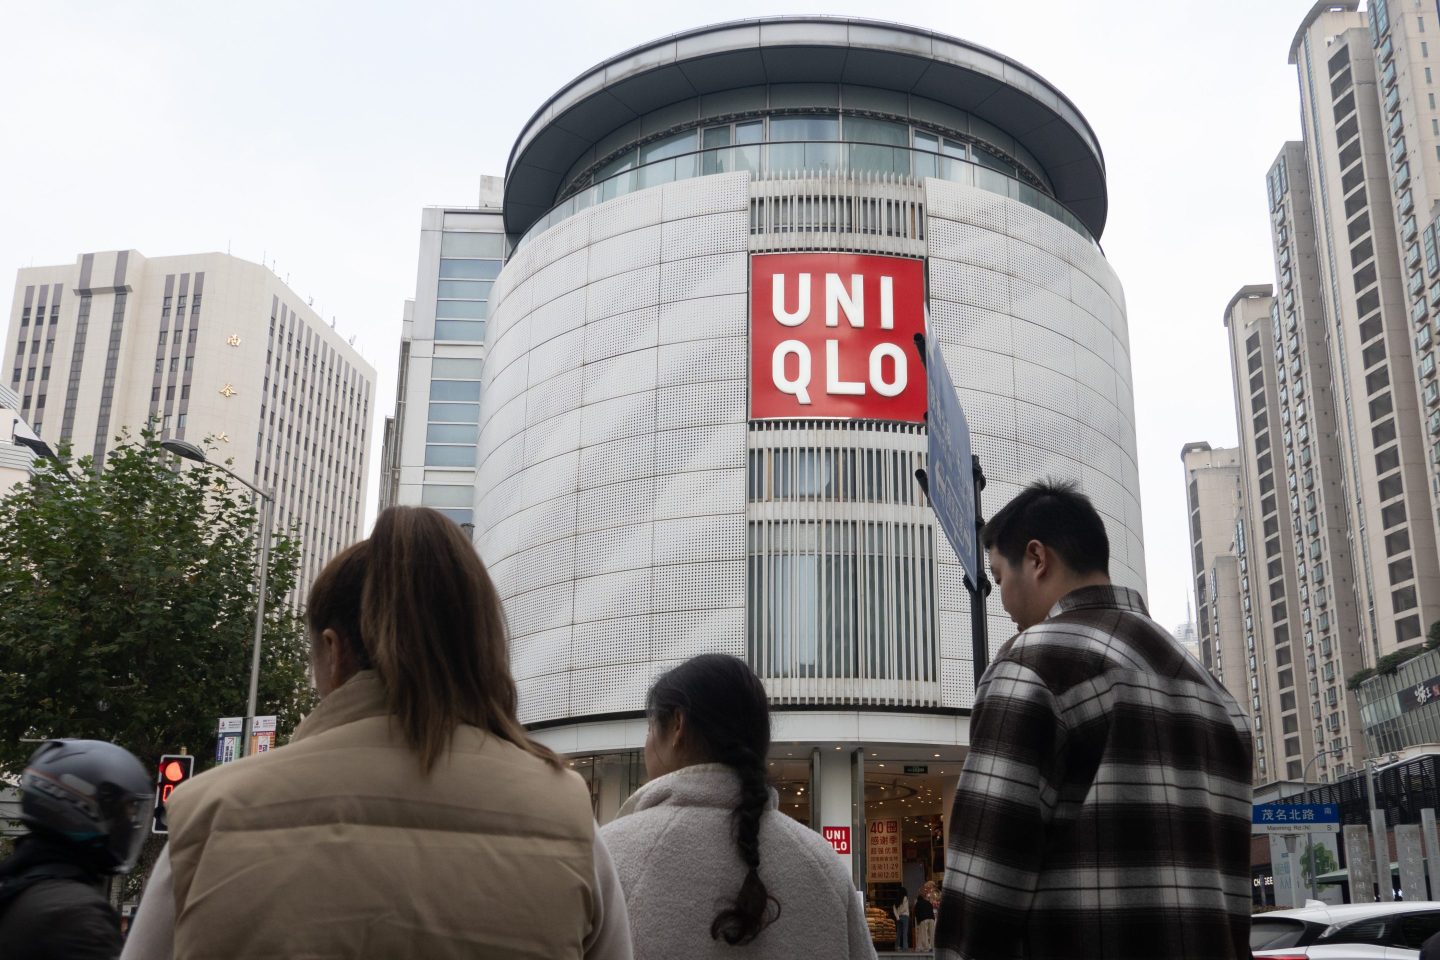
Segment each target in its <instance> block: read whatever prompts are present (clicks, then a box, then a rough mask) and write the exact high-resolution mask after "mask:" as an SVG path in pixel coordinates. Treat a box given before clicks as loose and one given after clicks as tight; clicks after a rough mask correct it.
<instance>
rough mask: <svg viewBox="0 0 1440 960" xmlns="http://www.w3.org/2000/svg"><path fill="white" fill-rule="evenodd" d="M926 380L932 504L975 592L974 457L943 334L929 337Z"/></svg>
mask: <svg viewBox="0 0 1440 960" xmlns="http://www.w3.org/2000/svg"><path fill="white" fill-rule="evenodd" d="M925 378H926V381H927V385H926V390H927V393H928V400H929V406H930V411H929V417H928V420H927V422H928V425H929V441H928V450H927V452H928V457H929V465H928V466H927V467H926V474H927V476H928V477H929V481H930V502H931V504H932V505H933V506H934V508H935V516H936V518H937V519H938V520H939V521H940V527H941V529H943V530H944V531H945V536H946V537H947V538H948V539H949V540H950V546H952V547H954V548H955V556H957V557H959V558H960V563H961V565H962V566H964V568H965V576H966V578H967V579H968V580H969V581H970V583H969V586H970V589H971V590H972V591H974V590H975V588H976V586H977V585H978V584H979V583H980V571H979V570H978V569H976V567H977V566H978V564H979V559H980V558H979V555H978V551H977V550H976V546H975V540H976V530H975V467H974V463H973V460H972V458H971V456H970V425H969V423H968V422H967V421H966V420H965V411H964V409H963V408H961V406H960V398H959V397H957V396H956V395H955V382H954V381H953V380H951V379H950V369H949V368H948V367H946V366H945V356H944V354H943V353H941V351H940V338H939V337H936V336H935V335H934V334H933V332H931V333H928V334H927V335H926V337H925Z"/></svg>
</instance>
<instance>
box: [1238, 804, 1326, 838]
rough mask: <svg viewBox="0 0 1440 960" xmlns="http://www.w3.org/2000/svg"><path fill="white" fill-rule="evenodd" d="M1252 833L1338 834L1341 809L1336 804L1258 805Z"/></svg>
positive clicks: (1253, 809) (1256, 805)
mask: <svg viewBox="0 0 1440 960" xmlns="http://www.w3.org/2000/svg"><path fill="white" fill-rule="evenodd" d="M1251 825H1252V829H1251V831H1250V832H1251V833H1338V832H1339V831H1340V806H1339V804H1335V803H1257V804H1255V806H1254V807H1253V808H1252V819H1251Z"/></svg>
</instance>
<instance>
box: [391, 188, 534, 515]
mask: <svg viewBox="0 0 1440 960" xmlns="http://www.w3.org/2000/svg"><path fill="white" fill-rule="evenodd" d="M502 190H503V181H501V180H500V179H499V178H498V177H482V178H481V185H480V203H479V205H477V206H474V207H449V208H446V207H428V208H426V209H425V210H424V211H422V213H421V224H420V257H419V270H418V274H417V277H416V280H415V299H414V300H411V301H407V302H406V304H405V316H404V320H403V323H402V328H403V334H402V336H401V340H400V361H399V376H398V379H397V383H396V404H395V413H394V415H393V416H391V417H387V418H386V420H385V428H384V440H383V445H382V451H381V464H382V466H381V475H380V507H381V509H384V508H385V507H388V506H391V505H393V504H408V505H416V504H419V505H424V506H427V507H434V508H435V509H437V510H439V511H441V512H442V513H444V514H445V515H446V516H448V517H450V518H451V519H452V520H454V521H455V522H456V523H459V524H465V525H469V524H472V520H473V513H474V501H475V437H476V424H477V423H478V422H479V416H480V406H479V403H480V369H481V366H482V365H483V363H484V360H485V317H486V314H487V312H488V310H489V297H490V289H491V286H492V284H493V283H494V281H495V278H496V277H497V276H499V274H500V267H501V265H502V264H503V263H504V259H505V250H506V239H505V226H504V223H503V220H502V218H501V215H500V202H501V195H502Z"/></svg>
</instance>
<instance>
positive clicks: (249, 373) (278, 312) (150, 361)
mask: <svg viewBox="0 0 1440 960" xmlns="http://www.w3.org/2000/svg"><path fill="white" fill-rule="evenodd" d="M5 350H6V356H9V357H11V358H12V359H11V364H10V379H9V382H10V384H11V386H12V387H14V389H15V390H16V392H17V393H18V394H19V395H20V413H21V416H22V417H25V418H26V419H28V420H29V422H30V423H31V424H33V426H34V428H35V431H36V433H38V434H39V435H40V436H41V438H42V439H44V440H46V441H47V442H48V443H49V444H50V445H51V446H52V447H56V448H58V447H59V446H60V445H61V444H69V445H71V447H72V448H73V449H74V451H75V452H76V453H77V454H91V455H93V456H94V457H95V458H96V459H97V460H101V459H103V458H104V456H105V454H106V452H107V451H109V450H111V449H113V445H114V438H115V437H116V436H117V435H118V434H119V433H120V432H121V430H122V429H124V428H128V429H129V430H130V431H131V433H136V432H138V430H139V428H140V427H141V426H142V425H144V424H145V423H146V421H147V420H152V419H153V420H154V421H156V422H157V423H158V426H159V429H160V432H161V434H162V435H163V436H168V437H176V438H179V439H184V440H190V441H192V442H194V443H205V442H207V441H208V442H209V443H210V444H211V446H212V456H213V457H214V458H215V459H216V460H218V461H226V460H233V461H234V469H235V471H236V472H237V473H239V474H240V475H241V476H245V477H253V478H254V482H255V483H256V485H257V486H260V487H261V488H263V489H268V490H272V491H273V492H274V496H275V507H276V515H275V523H276V529H277V530H289V531H293V532H294V534H295V535H296V536H298V538H299V539H300V543H301V548H302V555H301V568H300V576H299V596H303V593H304V590H305V587H306V585H307V584H308V583H309V582H310V580H311V579H312V578H313V577H314V575H315V574H316V573H318V572H319V569H320V567H321V565H322V564H323V563H324V561H325V560H326V559H328V558H329V557H330V556H332V555H333V554H334V553H335V552H336V551H338V550H339V549H340V548H341V547H343V546H345V545H346V544H348V543H350V542H352V541H353V540H355V539H357V538H358V537H359V536H360V532H361V531H360V525H361V520H362V517H363V513H364V509H365V481H366V470H367V460H368V451H369V436H370V429H369V428H370V407H371V402H372V396H373V393H374V385H375V371H374V370H373V369H372V368H371V366H370V365H369V364H368V363H366V362H365V361H364V360H363V359H361V357H360V355H359V354H358V353H357V352H356V351H355V349H354V348H353V347H352V346H351V345H350V344H349V343H347V342H346V341H345V340H344V339H343V338H342V337H341V336H340V335H339V334H338V333H336V332H335V330H334V329H332V328H331V326H330V325H329V324H327V323H324V322H322V320H321V318H320V316H319V315H318V314H316V313H315V311H314V310H312V309H311V308H310V307H309V306H308V305H307V304H306V302H305V301H304V300H302V299H301V298H300V297H299V296H298V295H297V294H296V293H295V292H294V291H293V290H291V289H290V288H289V287H288V286H286V285H285V283H284V282H282V281H281V280H280V278H278V277H276V276H275V274H274V273H272V272H271V271H270V270H268V269H267V268H265V267H262V266H259V265H257V264H253V263H249V262H247V261H245V260H241V259H239V258H237V257H232V256H229V255H226V254H220V253H205V254H192V255H185V256H175V257H156V258H146V257H144V256H141V255H140V254H139V253H137V252H136V251H134V250H120V251H108V252H101V253H86V254H82V255H81V256H80V257H78V258H77V259H76V261H75V262H74V263H71V264H64V265H57V266H46V267H30V268H26V269H23V270H21V271H20V272H19V277H18V280H17V282H16V285H15V296H14V300H13V303H12V305H11V310H10V329H9V333H8V335H7V337H6V344H5Z"/></svg>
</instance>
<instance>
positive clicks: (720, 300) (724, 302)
mask: <svg viewBox="0 0 1440 960" xmlns="http://www.w3.org/2000/svg"><path fill="white" fill-rule="evenodd" d="M749 309H750V308H749V301H748V298H747V295H746V294H744V293H731V294H725V295H723V296H717V297H697V298H695V299H692V300H681V301H680V302H679V303H662V304H661V305H660V342H661V343H684V342H686V341H689V340H712V339H715V338H716V337H739V338H745V337H748V335H749V330H748V327H747V324H748V322H749V316H750V314H749Z"/></svg>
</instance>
